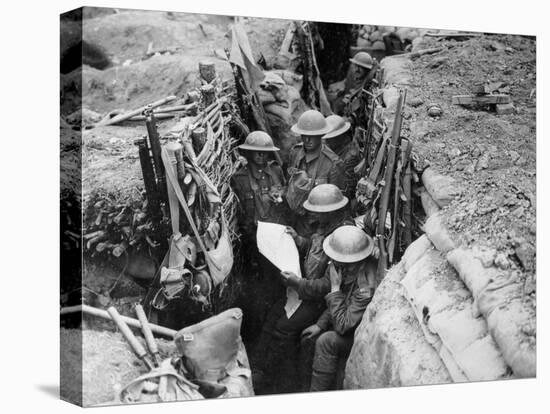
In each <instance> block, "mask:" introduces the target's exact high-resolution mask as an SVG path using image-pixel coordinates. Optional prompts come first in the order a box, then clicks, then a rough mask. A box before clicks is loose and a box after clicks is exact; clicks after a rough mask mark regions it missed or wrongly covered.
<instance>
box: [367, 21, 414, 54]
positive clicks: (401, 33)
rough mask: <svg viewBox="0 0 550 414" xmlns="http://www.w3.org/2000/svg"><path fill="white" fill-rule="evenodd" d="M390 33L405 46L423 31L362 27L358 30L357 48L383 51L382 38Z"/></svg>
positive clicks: (401, 28) (403, 28) (407, 28)
mask: <svg viewBox="0 0 550 414" xmlns="http://www.w3.org/2000/svg"><path fill="white" fill-rule="evenodd" d="M390 33H395V34H396V35H397V37H398V38H399V39H400V40H401V41H402V42H403V43H405V44H407V43H411V42H412V41H413V40H414V39H416V38H417V37H419V36H421V35H422V34H423V30H421V29H414V28H410V27H396V26H371V25H364V26H362V27H361V28H360V29H359V36H358V38H357V47H359V48H372V49H373V50H384V49H385V47H384V40H383V37H384V35H387V34H390Z"/></svg>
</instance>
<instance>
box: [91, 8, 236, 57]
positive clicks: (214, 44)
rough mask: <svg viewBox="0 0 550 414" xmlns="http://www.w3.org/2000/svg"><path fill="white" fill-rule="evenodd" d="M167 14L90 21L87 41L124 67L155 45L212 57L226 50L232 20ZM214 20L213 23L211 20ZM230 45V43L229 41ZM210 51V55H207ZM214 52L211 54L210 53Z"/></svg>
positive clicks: (130, 14)
mask: <svg viewBox="0 0 550 414" xmlns="http://www.w3.org/2000/svg"><path fill="white" fill-rule="evenodd" d="M213 17H214V19H210V16H209V15H199V14H190V13H169V12H163V11H143V10H121V11H120V12H119V13H116V14H111V15H107V16H100V17H97V18H92V19H87V20H85V21H84V24H83V39H84V40H86V41H88V42H90V43H92V44H96V45H99V46H101V47H103V48H104V49H105V50H106V51H107V52H108V53H109V54H110V55H111V56H112V58H113V63H115V64H117V63H120V64H122V63H123V62H124V61H126V60H128V59H132V60H133V61H136V60H140V59H141V58H142V57H143V56H144V55H145V53H146V52H147V50H148V48H149V44H150V43H152V47H153V49H155V50H161V49H165V48H170V47H180V48H181V50H180V51H181V53H182V54H183V55H185V56H188V55H194V54H196V52H197V51H200V52H201V54H203V55H206V54H211V51H212V50H214V49H216V48H219V47H223V44H224V36H225V35H226V33H227V31H228V30H229V23H230V22H231V20H232V19H231V18H230V17H227V18H220V17H219V16H213ZM211 20H212V21H211ZM226 42H227V40H226ZM205 52H206V53H205ZM207 52H210V53H207Z"/></svg>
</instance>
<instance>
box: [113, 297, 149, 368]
mask: <svg viewBox="0 0 550 414" xmlns="http://www.w3.org/2000/svg"><path fill="white" fill-rule="evenodd" d="M107 312H108V313H109V315H110V316H111V318H112V319H113V321H114V322H115V323H116V325H117V326H118V329H120V332H122V335H123V336H124V338H125V339H126V340H127V341H128V343H129V344H130V346H131V347H132V351H134V353H135V354H136V356H137V357H138V358H139V359H141V360H142V361H143V363H144V364H145V365H146V366H147V368H148V369H149V370H152V369H153V368H154V367H155V366H154V364H153V363H152V362H151V360H150V359H149V358H148V355H147V351H146V350H145V348H144V347H143V346H142V345H141V343H140V342H139V341H138V339H137V338H136V336H135V335H134V333H133V332H132V331H131V330H130V327H129V326H128V325H127V324H126V322H124V320H122V318H121V317H120V313H118V311H117V310H116V308H115V307H113V306H111V307H110V308H109V309H107Z"/></svg>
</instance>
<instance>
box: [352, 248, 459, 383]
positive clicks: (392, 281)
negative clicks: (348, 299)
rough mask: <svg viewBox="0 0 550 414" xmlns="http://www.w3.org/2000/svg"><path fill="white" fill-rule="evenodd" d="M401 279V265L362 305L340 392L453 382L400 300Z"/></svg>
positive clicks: (401, 299) (402, 296) (406, 303)
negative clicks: (365, 304) (367, 301)
mask: <svg viewBox="0 0 550 414" xmlns="http://www.w3.org/2000/svg"><path fill="white" fill-rule="evenodd" d="M417 247H418V248H417V250H422V248H423V247H425V246H417ZM416 253H417V254H418V251H417V252H416ZM404 275H405V269H404V265H403V262H400V263H399V264H397V265H395V266H393V267H392V268H391V269H390V270H389V271H388V273H387V275H386V277H385V278H384V279H383V280H382V282H381V283H380V285H379V286H378V288H377V290H376V292H375V294H374V297H373V299H372V302H371V303H370V304H369V306H368V307H367V309H366V311H365V314H364V315H363V319H362V321H361V323H360V324H359V326H358V327H357V330H356V331H355V337H354V341H353V347H352V349H351V353H350V356H349V358H348V361H347V364H346V370H345V377H344V388H345V389H368V388H381V387H399V386H412V385H429V384H445V383H450V382H453V379H452V377H451V375H450V374H449V371H448V369H447V367H446V366H445V364H444V363H443V361H442V360H441V358H440V356H439V354H438V352H437V351H436V350H435V348H434V347H433V346H432V345H431V344H430V343H429V342H428V340H427V339H426V337H425V335H424V333H423V331H422V329H421V327H420V324H419V323H418V321H417V318H416V317H415V315H414V312H413V310H412V308H411V306H410V305H409V303H408V302H407V300H406V299H405V296H404V289H403V287H402V285H401V284H400V281H401V279H402V278H403V276H404Z"/></svg>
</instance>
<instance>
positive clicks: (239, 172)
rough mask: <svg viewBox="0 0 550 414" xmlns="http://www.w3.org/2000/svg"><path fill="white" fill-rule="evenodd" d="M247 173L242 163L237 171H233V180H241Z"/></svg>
mask: <svg viewBox="0 0 550 414" xmlns="http://www.w3.org/2000/svg"><path fill="white" fill-rule="evenodd" d="M248 174H249V172H248V168H247V167H246V165H243V166H241V167H240V168H239V169H238V170H237V171H235V173H234V174H233V180H235V181H242V180H244V179H247V178H248Z"/></svg>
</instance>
